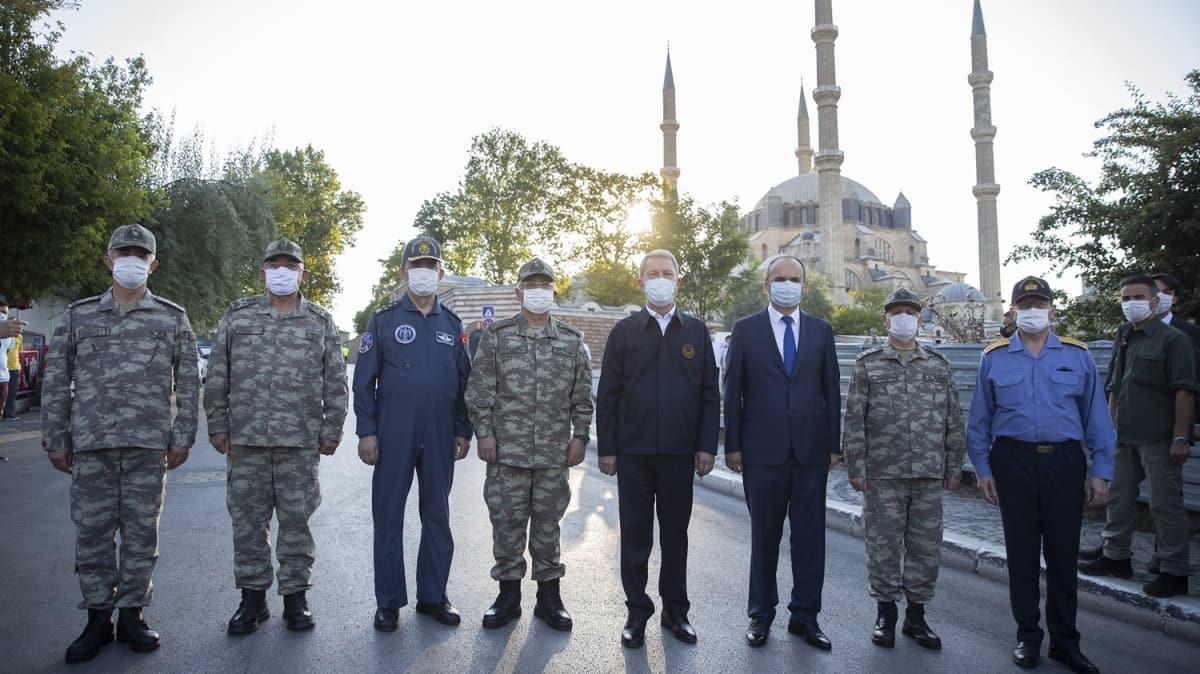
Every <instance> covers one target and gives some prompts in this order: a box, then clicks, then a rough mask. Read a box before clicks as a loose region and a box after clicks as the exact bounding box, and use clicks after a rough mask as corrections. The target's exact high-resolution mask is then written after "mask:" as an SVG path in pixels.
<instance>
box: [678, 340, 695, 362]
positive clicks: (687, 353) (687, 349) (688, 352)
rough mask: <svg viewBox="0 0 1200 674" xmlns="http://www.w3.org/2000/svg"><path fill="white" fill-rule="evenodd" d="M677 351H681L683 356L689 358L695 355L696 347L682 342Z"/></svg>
mask: <svg viewBox="0 0 1200 674" xmlns="http://www.w3.org/2000/svg"><path fill="white" fill-rule="evenodd" d="M679 353H682V354H683V357H684V358H687V359H688V360H691V359H693V358H695V357H696V347H694V346H692V345H691V344H684V345H683V347H681V348H680V349H679Z"/></svg>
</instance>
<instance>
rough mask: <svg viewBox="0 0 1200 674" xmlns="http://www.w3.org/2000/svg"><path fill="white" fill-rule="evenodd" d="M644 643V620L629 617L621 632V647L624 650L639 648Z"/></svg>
mask: <svg viewBox="0 0 1200 674" xmlns="http://www.w3.org/2000/svg"><path fill="white" fill-rule="evenodd" d="M645 643H646V618H634V617H633V616H630V617H629V620H626V621H625V629H623V630H621V645H622V646H624V647H625V648H641V647H642V646H643V645H645Z"/></svg>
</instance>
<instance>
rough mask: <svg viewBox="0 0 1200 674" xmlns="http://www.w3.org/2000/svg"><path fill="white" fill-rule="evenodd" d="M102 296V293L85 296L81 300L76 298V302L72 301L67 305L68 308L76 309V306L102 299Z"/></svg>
mask: <svg viewBox="0 0 1200 674" xmlns="http://www.w3.org/2000/svg"><path fill="white" fill-rule="evenodd" d="M100 297H101V296H100V295H92V296H91V297H85V298H83V299H81V300H75V301H74V302H71V303H70V304H68V305H67V308H68V309H74V308H75V307H77V306H80V305H83V304H90V303H92V302H99V301H100Z"/></svg>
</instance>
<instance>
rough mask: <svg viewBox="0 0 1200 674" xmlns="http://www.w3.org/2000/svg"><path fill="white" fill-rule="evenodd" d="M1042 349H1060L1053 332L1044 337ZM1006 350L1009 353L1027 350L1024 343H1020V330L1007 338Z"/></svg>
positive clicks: (1060, 346) (1060, 344)
mask: <svg viewBox="0 0 1200 674" xmlns="http://www.w3.org/2000/svg"><path fill="white" fill-rule="evenodd" d="M1042 348H1043V349H1061V348H1062V342H1061V341H1060V340H1059V339H1058V335H1056V334H1054V332H1050V334H1048V335H1046V344H1045V345H1044V346H1043V347H1042ZM1008 350H1009V351H1010V352H1012V351H1026V350H1027V349H1026V348H1025V342H1022V341H1021V331H1020V330H1018V331H1016V332H1014V333H1013V334H1012V337H1009V338H1008Z"/></svg>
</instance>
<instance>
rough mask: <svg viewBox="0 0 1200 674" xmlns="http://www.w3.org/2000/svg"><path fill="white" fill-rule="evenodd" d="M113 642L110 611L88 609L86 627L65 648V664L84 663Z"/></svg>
mask: <svg viewBox="0 0 1200 674" xmlns="http://www.w3.org/2000/svg"><path fill="white" fill-rule="evenodd" d="M112 642H113V621H112V609H98V608H90V609H88V621H87V627H84V628H83V633H82V634H80V635H79V638H78V639H76V640H75V641H72V642H71V645H70V646H67V658H66V659H67V662H69V663H76V662H86V661H88V660H91V659H92V658H94V657H96V654H97V653H99V652H100V649H101V648H104V647H105V646H107V645H108V644H111V643H112Z"/></svg>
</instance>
